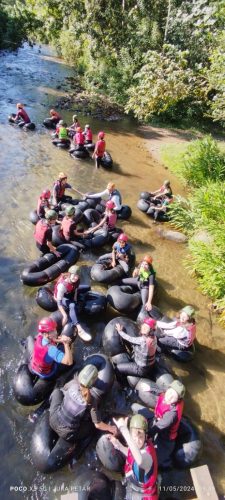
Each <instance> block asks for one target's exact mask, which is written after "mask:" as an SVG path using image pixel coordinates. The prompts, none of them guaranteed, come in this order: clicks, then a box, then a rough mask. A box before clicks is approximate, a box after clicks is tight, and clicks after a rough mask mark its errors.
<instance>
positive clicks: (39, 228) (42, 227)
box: [34, 219, 51, 245]
mask: <svg viewBox="0 0 225 500" xmlns="http://www.w3.org/2000/svg"><path fill="white" fill-rule="evenodd" d="M49 229H51V226H50V225H49V224H48V223H47V221H46V220H45V219H41V220H39V221H38V222H37V224H36V226H35V231H34V237H35V240H36V242H37V243H39V245H43V244H45V243H46V233H47V231H49Z"/></svg>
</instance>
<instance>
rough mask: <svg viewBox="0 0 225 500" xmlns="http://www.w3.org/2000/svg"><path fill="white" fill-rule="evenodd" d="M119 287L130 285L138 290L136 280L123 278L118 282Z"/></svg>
mask: <svg viewBox="0 0 225 500" xmlns="http://www.w3.org/2000/svg"><path fill="white" fill-rule="evenodd" d="M120 284H121V285H130V286H133V287H134V288H137V289H138V280H137V278H123V279H122V280H120Z"/></svg>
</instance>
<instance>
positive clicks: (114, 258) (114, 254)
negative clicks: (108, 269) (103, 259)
mask: <svg viewBox="0 0 225 500" xmlns="http://www.w3.org/2000/svg"><path fill="white" fill-rule="evenodd" d="M115 266H116V249H115V247H114V245H113V247H112V267H115Z"/></svg>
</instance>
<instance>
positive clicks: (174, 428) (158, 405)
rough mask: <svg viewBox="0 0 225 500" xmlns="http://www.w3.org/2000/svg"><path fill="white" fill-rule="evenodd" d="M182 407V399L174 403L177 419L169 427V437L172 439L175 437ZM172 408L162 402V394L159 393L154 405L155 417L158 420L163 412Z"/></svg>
mask: <svg viewBox="0 0 225 500" xmlns="http://www.w3.org/2000/svg"><path fill="white" fill-rule="evenodd" d="M183 408H184V401H183V399H181V400H180V401H178V402H177V403H176V412H177V421H176V422H175V423H174V424H173V425H172V426H171V428H170V429H169V439H170V440H171V441H172V440H174V439H176V437H177V431H178V428H179V425H180V421H181V417H182V413H183ZM171 409H173V406H172V405H170V404H166V403H165V402H164V394H160V396H159V398H158V401H157V403H156V406H155V417H156V418H157V419H158V420H159V419H160V418H162V417H163V415H164V413H166V412H167V411H170V410H171Z"/></svg>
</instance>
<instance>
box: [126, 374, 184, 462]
mask: <svg viewBox="0 0 225 500" xmlns="http://www.w3.org/2000/svg"><path fill="white" fill-rule="evenodd" d="M143 390H144V387H143ZM146 391H150V392H151V389H150V388H149V386H147V385H146ZM184 396H185V386H184V385H183V384H182V382H181V381H180V380H173V382H171V384H170V385H169V387H168V389H167V390H166V391H165V392H163V393H162V392H161V391H160V389H158V390H157V389H156V388H155V387H154V392H153V393H152V399H153V400H154V399H155V409H154V413H153V412H152V411H151V410H148V409H147V408H145V407H143V406H141V405H139V404H136V403H135V404H133V405H132V410H133V412H134V413H141V414H144V415H145V416H146V417H147V418H148V421H149V428H148V434H149V435H150V436H152V438H153V440H154V445H155V447H156V449H157V457H158V463H159V467H161V468H162V469H167V468H170V467H171V466H172V458H171V456H172V453H173V451H174V448H175V443H176V438H177V433H178V429H179V425H180V421H181V418H182V414H183V408H184Z"/></svg>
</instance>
